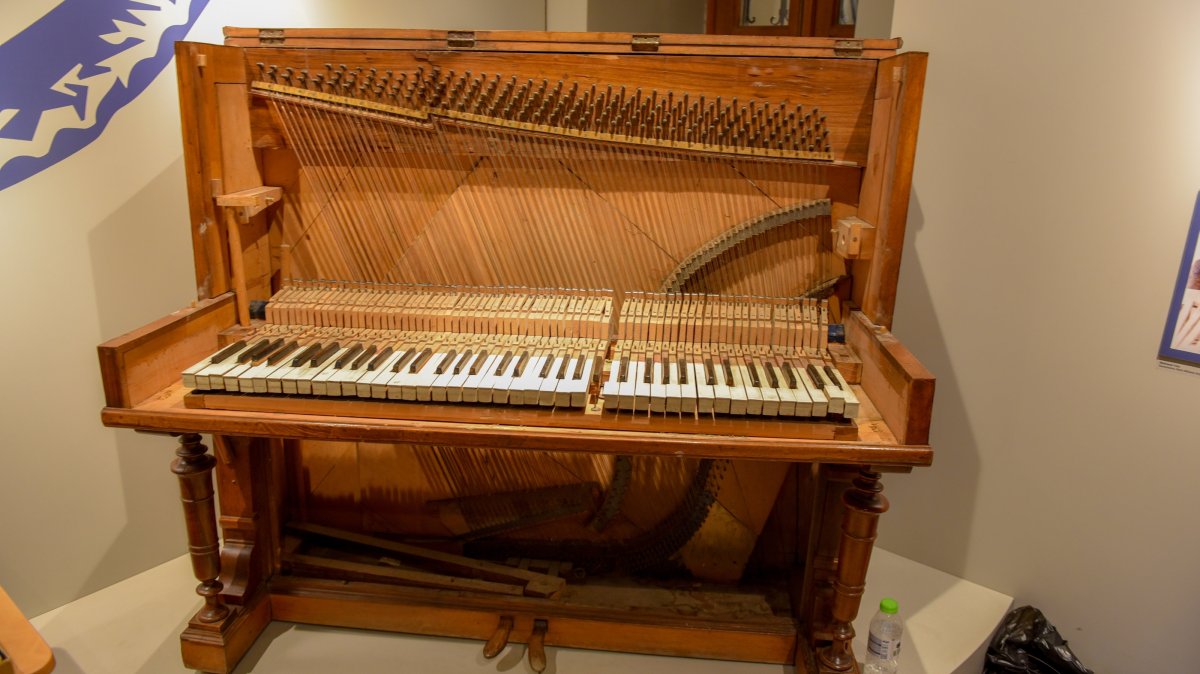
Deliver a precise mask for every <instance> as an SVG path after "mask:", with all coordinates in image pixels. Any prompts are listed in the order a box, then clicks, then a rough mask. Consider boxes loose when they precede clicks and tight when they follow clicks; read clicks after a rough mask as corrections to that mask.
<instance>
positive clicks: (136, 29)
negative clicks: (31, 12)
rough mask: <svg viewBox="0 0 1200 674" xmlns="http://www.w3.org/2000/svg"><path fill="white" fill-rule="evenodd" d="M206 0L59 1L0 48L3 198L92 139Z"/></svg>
mask: <svg viewBox="0 0 1200 674" xmlns="http://www.w3.org/2000/svg"><path fill="white" fill-rule="evenodd" d="M208 1H209V0H63V1H62V2H60V3H59V4H58V5H57V6H55V7H54V9H52V10H50V11H49V12H48V13H47V14H46V15H45V16H43V17H42V18H40V19H38V20H37V21H35V22H34V23H33V24H32V25H30V26H29V27H27V28H25V29H24V30H22V31H21V32H20V33H17V34H16V35H15V36H13V37H12V39H10V40H8V41H7V42H5V43H4V44H0V64H3V65H4V67H3V68H2V69H0V190H3V189H6V188H8V187H11V186H12V185H15V184H17V183H19V182H21V181H22V180H25V179H26V178H28V177H30V176H32V175H34V174H36V173H39V172H41V171H43V170H45V169H47V168H49V167H51V166H53V165H54V164H56V163H58V162H60V161H62V160H63V159H66V158H67V157H69V156H71V155H72V154H75V153H76V152H78V151H79V150H81V149H82V148H84V147H86V146H87V145H88V144H89V143H91V142H92V141H93V140H95V139H96V138H98V137H99V136H100V134H101V132H103V131H104V128H105V127H106V126H107V125H108V122H109V120H111V119H112V117H113V115H114V114H116V113H117V111H118V110H120V109H121V108H123V107H125V106H126V105H127V104H128V103H129V102H130V101H132V100H133V99H134V98H136V97H137V96H138V94H140V93H142V91H144V90H145V89H146V87H147V86H149V85H150V83H151V82H153V81H154V78H155V77H157V76H158V74H159V73H160V72H162V70H163V68H165V67H166V66H167V64H169V63H170V62H171V58H172V56H173V55H174V43H175V41H176V40H180V39H183V37H184V36H185V35H186V34H187V32H188V30H189V29H190V28H191V27H192V24H194V23H195V22H196V19H197V18H198V17H199V16H200V12H202V11H203V10H204V7H205V6H206V5H207V4H208Z"/></svg>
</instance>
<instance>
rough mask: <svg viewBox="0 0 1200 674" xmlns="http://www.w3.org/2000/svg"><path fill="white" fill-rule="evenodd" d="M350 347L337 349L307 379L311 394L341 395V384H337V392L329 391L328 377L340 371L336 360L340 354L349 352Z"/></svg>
mask: <svg viewBox="0 0 1200 674" xmlns="http://www.w3.org/2000/svg"><path fill="white" fill-rule="evenodd" d="M351 348H353V347H349V346H347V347H344V348H341V349H338V350H337V353H335V354H334V355H333V357H332V358H330V359H329V360H328V361H326V362H325V363H324V364H323V366H322V367H321V370H320V371H319V372H317V373H316V374H314V375H313V376H312V379H310V380H309V381H310V383H309V386H310V387H311V388H310V390H311V391H312V395H315V396H325V395H341V394H342V387H341V385H338V388H337V393H333V394H331V393H329V390H330V386H329V379H330V377H333V376H334V375H336V374H337V373H338V372H340V370H338V368H337V361H338V359H339V358H341V357H342V356H344V355H346V354H347V353H349V352H350V349H351Z"/></svg>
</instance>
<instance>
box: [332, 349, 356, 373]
mask: <svg viewBox="0 0 1200 674" xmlns="http://www.w3.org/2000/svg"><path fill="white" fill-rule="evenodd" d="M362 352H363V345H362V342H359V343H357V344H355V345H354V346H352V347H350V348H349V349H346V353H343V354H342V355H341V357H340V358H338V359H337V360H336V361H334V363H333V367H334V369H336V370H340V369H342V368H343V367H346V365H348V364H350V363H351V362H353V361H354V357H355V356H357V355H358V354H360V353H362Z"/></svg>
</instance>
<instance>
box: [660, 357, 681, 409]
mask: <svg viewBox="0 0 1200 674" xmlns="http://www.w3.org/2000/svg"><path fill="white" fill-rule="evenodd" d="M663 369H664V370H666V373H667V383H666V384H665V385H664V386H665V387H666V391H665V393H664V397H665V398H666V410H667V411H668V412H676V413H677V412H681V411H683V387H682V386H681V385H680V383H679V358H678V356H676V357H674V358H671V359H669V360H667V361H666V362H664V363H663Z"/></svg>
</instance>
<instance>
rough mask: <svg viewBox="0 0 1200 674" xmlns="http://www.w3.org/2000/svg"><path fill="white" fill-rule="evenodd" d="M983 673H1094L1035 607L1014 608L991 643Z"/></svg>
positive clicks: (1005, 617)
mask: <svg viewBox="0 0 1200 674" xmlns="http://www.w3.org/2000/svg"><path fill="white" fill-rule="evenodd" d="M983 674H1092V670H1090V669H1088V668H1087V667H1084V666H1083V663H1082V662H1080V661H1079V658H1077V657H1075V654H1074V653H1072V652H1071V649H1070V648H1068V647H1067V642H1066V641H1065V640H1064V639H1063V638H1062V636H1061V635H1060V634H1059V633H1058V630H1056V629H1054V625H1051V624H1050V621H1048V620H1046V616H1044V615H1042V612H1041V611H1039V610H1037V609H1036V608H1033V607H1032V606H1022V607H1021V608H1018V609H1013V610H1012V611H1010V612H1009V614H1008V615H1006V616H1004V623H1003V624H1002V625H1000V631H998V632H997V633H996V636H995V638H993V639H992V643H991V644H990V645H989V646H988V651H987V661H986V663H985V664H984V666H983Z"/></svg>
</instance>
